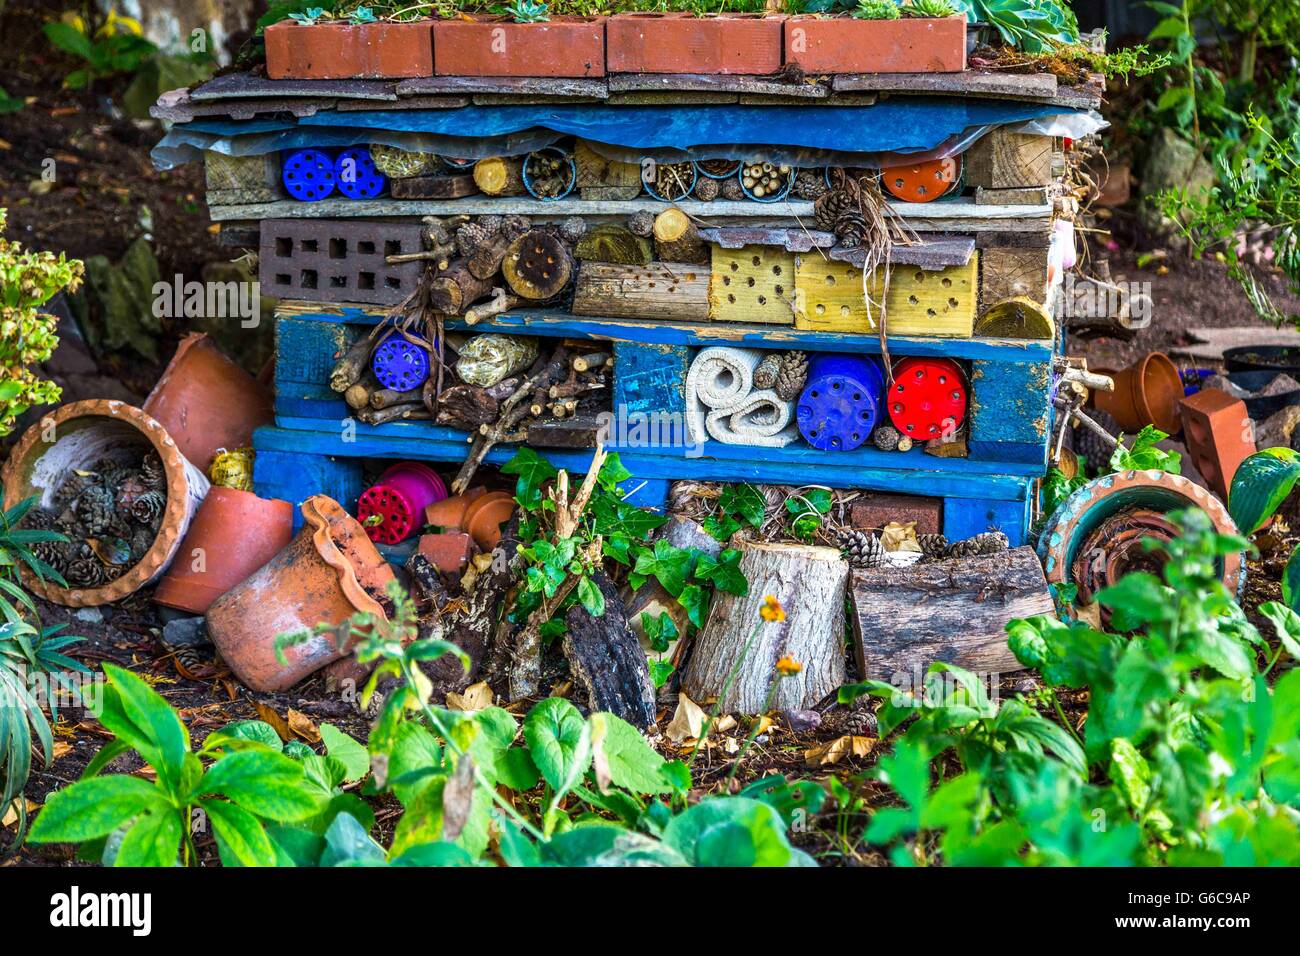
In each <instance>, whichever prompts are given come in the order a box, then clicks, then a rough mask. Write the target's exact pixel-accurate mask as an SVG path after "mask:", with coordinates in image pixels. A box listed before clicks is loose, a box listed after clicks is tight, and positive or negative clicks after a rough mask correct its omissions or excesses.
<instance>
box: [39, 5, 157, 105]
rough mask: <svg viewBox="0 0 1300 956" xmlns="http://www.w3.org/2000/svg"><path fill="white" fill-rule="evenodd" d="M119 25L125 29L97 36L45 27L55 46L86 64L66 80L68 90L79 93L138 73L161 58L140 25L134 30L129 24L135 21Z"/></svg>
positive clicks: (71, 28) (69, 28) (64, 27)
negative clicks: (98, 82)
mask: <svg viewBox="0 0 1300 956" xmlns="http://www.w3.org/2000/svg"><path fill="white" fill-rule="evenodd" d="M118 22H119V23H122V24H123V26H122V27H121V28H116V27H114V28H109V29H106V30H102V31H99V32H96V33H95V34H94V35H93V36H88V35H87V34H86V32H85V31H84V30H81V29H78V28H77V27H76V26H73V25H72V24H69V23H63V22H57V21H56V22H54V23H47V24H45V28H44V30H45V38H46V39H47V40H49V41H50V44H51V45H52V46H54V47H57V48H58V49H60V50H62V51H63V52H64V53H68V54H71V55H72V56H75V57H77V58H79V59H81V60H82V61H84V63H85V66H83V67H81V68H80V69H77V70H74V71H73V72H71V73H69V74H68V75H67V76H66V77H64V80H63V85H64V86H66V87H68V88H69V89H74V90H79V89H82V88H84V87H87V86H89V85H90V84H91V83H93V82H94V81H95V80H99V79H103V78H105V77H110V76H117V75H120V74H123V73H126V74H132V73H135V72H137V71H138V70H139V69H140V68H141V67H143V66H144V65H145V63H147V62H148V61H149V60H150V59H152V58H153V56H154V55H155V54H157V52H158V48H157V47H156V46H154V44H153V43H151V42H150V41H148V40H146V39H145V38H144V37H143V36H141V35H140V33H139V25H138V24H136V25H135V29H130V28H129V27H127V26H126V24H128V23H130V22H132V21H124V20H119V21H118Z"/></svg>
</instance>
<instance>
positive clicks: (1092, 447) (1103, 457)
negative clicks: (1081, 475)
mask: <svg viewBox="0 0 1300 956" xmlns="http://www.w3.org/2000/svg"><path fill="white" fill-rule="evenodd" d="M1088 417H1089V418H1091V419H1092V420H1093V421H1094V422H1096V423H1097V424H1098V425H1100V426H1101V427H1102V428H1104V429H1106V430H1107V431H1108V432H1110V433H1111V434H1112V435H1117V434H1119V431H1120V428H1119V423H1118V422H1116V421H1115V419H1114V418H1112V417H1111V416H1110V414H1109V413H1108V412H1104V411H1102V410H1101V409H1099V408H1092V409H1089V410H1088ZM1071 444H1072V445H1073V447H1074V453H1075V454H1076V455H1077V456H1079V457H1080V458H1082V459H1083V460H1084V461H1085V462H1087V464H1088V467H1089V468H1090V469H1092V471H1094V472H1103V473H1104V472H1106V471H1109V470H1110V456H1111V453H1112V452H1114V450H1115V449H1114V447H1113V446H1112V445H1108V444H1107V443H1106V442H1105V441H1104V440H1103V439H1102V437H1101V436H1100V435H1098V434H1097V433H1096V432H1094V431H1093V430H1092V429H1091V428H1088V427H1087V426H1086V425H1080V426H1079V427H1078V428H1076V429H1075V430H1074V441H1073V442H1072V443H1071Z"/></svg>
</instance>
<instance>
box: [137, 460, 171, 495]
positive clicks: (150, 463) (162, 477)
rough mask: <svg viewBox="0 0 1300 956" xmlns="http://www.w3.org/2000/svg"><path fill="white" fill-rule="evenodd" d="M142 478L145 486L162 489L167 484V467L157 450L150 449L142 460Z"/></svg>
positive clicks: (157, 489)
mask: <svg viewBox="0 0 1300 956" xmlns="http://www.w3.org/2000/svg"><path fill="white" fill-rule="evenodd" d="M140 478H141V480H142V481H143V482H144V486H145V488H147V489H149V490H151V491H160V490H161V489H162V488H163V487H165V486H166V484H167V469H165V468H163V463H162V459H161V458H159V457H158V453H157V452H156V451H150V452H149V453H148V454H147V455H145V456H144V461H142V462H140Z"/></svg>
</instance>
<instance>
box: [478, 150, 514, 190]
mask: <svg viewBox="0 0 1300 956" xmlns="http://www.w3.org/2000/svg"><path fill="white" fill-rule="evenodd" d="M474 185H476V186H478V188H479V191H480V192H483V193H486V194H487V195H489V196H522V195H523V194H524V193H525V192H527V190H525V189H524V160H523V157H521V156H489V157H488V158H487V159H480V160H479V161H478V162H477V163H475V164H474Z"/></svg>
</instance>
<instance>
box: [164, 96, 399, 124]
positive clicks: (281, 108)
mask: <svg viewBox="0 0 1300 956" xmlns="http://www.w3.org/2000/svg"><path fill="white" fill-rule="evenodd" d="M337 104H338V101H337V100H334V99H313V98H306V97H264V98H253V99H238V100H210V101H206V102H204V101H199V102H195V101H194V99H193V98H191V96H190V91H189V90H171V91H170V92H168V93H164V94H163V95H162V96H160V97H159V98H158V101H157V102H156V103H154V104H153V106H151V107H149V115H150V116H152V117H153V118H154V119H160V120H165V121H167V122H169V123H188V122H190V121H191V120H196V119H201V118H204V117H212V116H228V117H230V118H231V119H234V120H251V119H253V118H255V117H257V116H263V115H266V114H268V113H288V114H290V115H291V116H294V117H296V118H299V119H301V118H302V117H304V116H314V115H315V114H316V113H318V112H320V111H321V110H330V109H334V108H335V107H336V106H337ZM367 108H369V109H373V108H374V107H373V104H370V103H368V104H367Z"/></svg>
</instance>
